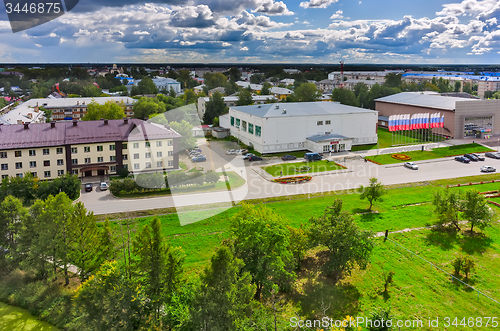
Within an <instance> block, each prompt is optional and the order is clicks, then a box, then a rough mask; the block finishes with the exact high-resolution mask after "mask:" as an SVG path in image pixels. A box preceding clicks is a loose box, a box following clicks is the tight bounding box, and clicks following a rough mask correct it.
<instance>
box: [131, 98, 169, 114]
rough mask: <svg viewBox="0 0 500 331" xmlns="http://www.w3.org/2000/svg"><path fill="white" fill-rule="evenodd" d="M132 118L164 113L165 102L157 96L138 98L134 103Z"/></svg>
mask: <svg viewBox="0 0 500 331" xmlns="http://www.w3.org/2000/svg"><path fill="white" fill-rule="evenodd" d="M133 110H134V118H140V119H146V118H150V117H151V116H152V115H155V114H160V113H164V112H165V110H166V106H165V103H163V102H162V101H160V100H158V98H146V97H143V98H140V99H139V100H137V101H136V102H135V103H134V106H133Z"/></svg>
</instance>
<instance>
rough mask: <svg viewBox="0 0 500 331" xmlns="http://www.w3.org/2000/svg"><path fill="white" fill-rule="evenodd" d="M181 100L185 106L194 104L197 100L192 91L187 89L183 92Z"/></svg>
mask: <svg viewBox="0 0 500 331" xmlns="http://www.w3.org/2000/svg"><path fill="white" fill-rule="evenodd" d="M183 99H184V102H185V103H186V105H188V104H190V103H195V102H196V100H197V96H196V94H195V93H194V91H193V90H192V89H188V90H185V91H184V96H183Z"/></svg>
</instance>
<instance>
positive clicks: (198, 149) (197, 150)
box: [189, 148, 201, 152]
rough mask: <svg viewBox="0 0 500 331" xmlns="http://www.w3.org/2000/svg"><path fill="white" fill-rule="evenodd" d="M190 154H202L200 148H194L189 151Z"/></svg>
mask: <svg viewBox="0 0 500 331" xmlns="http://www.w3.org/2000/svg"><path fill="white" fill-rule="evenodd" d="M189 152H201V149H200V148H193V149H191V150H189Z"/></svg>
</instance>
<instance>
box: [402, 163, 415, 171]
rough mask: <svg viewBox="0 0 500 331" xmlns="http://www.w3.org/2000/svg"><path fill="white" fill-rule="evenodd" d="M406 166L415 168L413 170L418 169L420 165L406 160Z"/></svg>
mask: <svg viewBox="0 0 500 331" xmlns="http://www.w3.org/2000/svg"><path fill="white" fill-rule="evenodd" d="M405 167H407V168H410V169H413V170H418V165H416V164H415V163H413V162H405Z"/></svg>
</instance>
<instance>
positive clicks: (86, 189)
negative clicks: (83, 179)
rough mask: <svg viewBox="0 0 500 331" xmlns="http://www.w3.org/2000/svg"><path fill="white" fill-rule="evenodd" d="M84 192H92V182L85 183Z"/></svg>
mask: <svg viewBox="0 0 500 331" xmlns="http://www.w3.org/2000/svg"><path fill="white" fill-rule="evenodd" d="M85 192H92V184H90V183H88V184H85Z"/></svg>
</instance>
